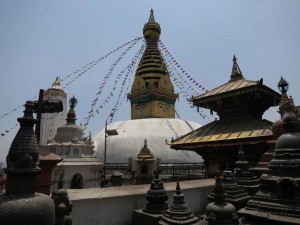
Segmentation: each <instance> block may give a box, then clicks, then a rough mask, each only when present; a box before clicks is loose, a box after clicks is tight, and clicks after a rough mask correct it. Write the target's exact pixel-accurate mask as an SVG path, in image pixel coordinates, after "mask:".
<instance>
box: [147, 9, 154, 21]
mask: <svg viewBox="0 0 300 225" xmlns="http://www.w3.org/2000/svg"><path fill="white" fill-rule="evenodd" d="M148 22H150V23H151V22H154V23H155V19H154V14H153V9H152V8H151V10H150V17H149V21H148Z"/></svg>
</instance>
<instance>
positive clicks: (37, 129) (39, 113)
mask: <svg viewBox="0 0 300 225" xmlns="http://www.w3.org/2000/svg"><path fill="white" fill-rule="evenodd" d="M43 96H44V90H43V89H40V93H39V100H38V107H37V110H36V119H37V120H38V121H37V124H36V125H35V135H36V139H37V143H38V144H40V136H41V119H42V107H43Z"/></svg>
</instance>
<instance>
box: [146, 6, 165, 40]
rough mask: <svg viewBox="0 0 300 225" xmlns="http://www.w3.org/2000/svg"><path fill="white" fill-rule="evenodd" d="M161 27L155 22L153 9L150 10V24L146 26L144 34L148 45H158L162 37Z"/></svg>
mask: <svg viewBox="0 0 300 225" xmlns="http://www.w3.org/2000/svg"><path fill="white" fill-rule="evenodd" d="M160 32H161V29H160V25H159V24H158V23H156V22H155V19H154V14H153V9H151V10H150V17H149V20H148V23H146V24H145V25H144V28H143V34H144V38H145V40H146V41H147V43H149V42H152V43H157V41H158V39H159V36H160Z"/></svg>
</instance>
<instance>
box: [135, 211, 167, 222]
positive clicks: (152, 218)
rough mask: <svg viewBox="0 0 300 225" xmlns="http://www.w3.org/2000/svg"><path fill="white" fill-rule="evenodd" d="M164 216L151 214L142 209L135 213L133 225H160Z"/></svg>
mask: <svg viewBox="0 0 300 225" xmlns="http://www.w3.org/2000/svg"><path fill="white" fill-rule="evenodd" d="M162 216H163V214H150V213H146V212H143V210H142V209H138V210H134V211H133V218H132V225H141V224H143V225H158V222H159V221H160V219H161V217H162Z"/></svg>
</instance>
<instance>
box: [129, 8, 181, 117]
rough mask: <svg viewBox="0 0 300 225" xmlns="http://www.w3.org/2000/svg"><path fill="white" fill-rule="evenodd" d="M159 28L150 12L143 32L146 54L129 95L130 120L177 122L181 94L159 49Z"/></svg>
mask: <svg viewBox="0 0 300 225" xmlns="http://www.w3.org/2000/svg"><path fill="white" fill-rule="evenodd" d="M160 32H161V29H160V25H159V24H158V23H156V22H155V19H154V16H153V10H152V9H151V13H150V17H149V21H148V23H146V24H145V26H144V29H143V34H144V38H145V40H146V43H147V47H146V50H145V52H144V54H143V56H142V59H141V61H140V63H139V66H138V68H137V71H136V74H135V79H134V82H133V85H132V88H131V93H130V94H128V99H129V100H130V102H131V119H143V118H175V101H176V99H177V98H178V94H175V93H174V87H173V84H172V82H171V80H170V76H169V72H168V70H167V67H166V65H165V62H164V60H163V58H162V56H161V53H160V51H159V49H158V46H157V43H158V40H159V36H160Z"/></svg>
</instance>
